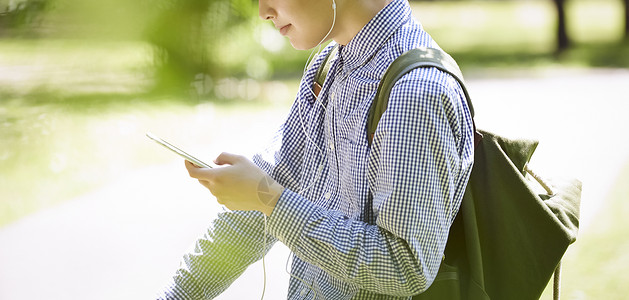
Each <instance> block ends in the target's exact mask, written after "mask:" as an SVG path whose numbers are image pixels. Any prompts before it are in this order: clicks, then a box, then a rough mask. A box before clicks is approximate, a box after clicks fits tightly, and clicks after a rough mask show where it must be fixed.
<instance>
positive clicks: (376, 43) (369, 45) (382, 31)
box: [339, 0, 411, 72]
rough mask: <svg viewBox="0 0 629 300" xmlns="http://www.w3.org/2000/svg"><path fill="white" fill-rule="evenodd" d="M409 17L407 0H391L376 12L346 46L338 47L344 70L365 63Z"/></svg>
mask: <svg viewBox="0 0 629 300" xmlns="http://www.w3.org/2000/svg"><path fill="white" fill-rule="evenodd" d="M409 18H411V7H410V4H409V3H408V0H393V1H392V2H391V3H389V4H388V5H387V6H386V7H385V8H383V9H382V10H381V11H380V12H378V13H377V14H376V16H375V17H373V19H371V20H370V21H369V23H367V25H365V27H363V29H361V30H360V31H359V32H358V34H357V35H356V36H354V38H352V40H351V41H350V42H349V43H348V44H347V45H346V46H341V47H340V48H339V49H340V51H339V55H340V56H341V58H342V60H343V63H344V66H343V68H344V69H345V71H347V72H350V71H352V70H354V69H356V68H358V67H360V66H362V65H363V64H365V63H366V62H367V61H368V60H369V59H370V58H371V57H372V56H373V55H374V54H375V53H376V51H377V50H378V49H380V47H381V46H382V45H383V44H384V43H385V42H386V41H387V40H388V39H389V37H391V35H393V33H395V32H396V31H397V29H398V28H399V27H400V26H401V25H402V24H404V23H405V22H407V21H408V19H409Z"/></svg>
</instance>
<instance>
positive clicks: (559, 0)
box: [553, 0, 629, 53]
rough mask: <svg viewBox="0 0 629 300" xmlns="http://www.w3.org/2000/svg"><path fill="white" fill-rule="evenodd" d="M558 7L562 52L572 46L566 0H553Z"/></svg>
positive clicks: (558, 36) (558, 31)
mask: <svg viewBox="0 0 629 300" xmlns="http://www.w3.org/2000/svg"><path fill="white" fill-rule="evenodd" d="M626 1H629V0H625V2H626ZM553 2H554V4H555V8H556V9H557V49H556V51H557V53H561V52H563V51H564V50H566V49H568V47H569V46H570V39H569V38H568V31H567V28H566V10H565V2H566V1H565V0H553Z"/></svg>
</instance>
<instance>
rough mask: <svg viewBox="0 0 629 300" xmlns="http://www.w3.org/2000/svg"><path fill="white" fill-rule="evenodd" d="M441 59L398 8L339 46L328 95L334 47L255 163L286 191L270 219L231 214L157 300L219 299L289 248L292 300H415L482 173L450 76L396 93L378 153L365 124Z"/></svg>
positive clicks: (399, 2)
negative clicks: (319, 79)
mask: <svg viewBox="0 0 629 300" xmlns="http://www.w3.org/2000/svg"><path fill="white" fill-rule="evenodd" d="M420 46H429V47H438V46H437V45H436V43H435V42H434V41H433V40H432V38H431V37H430V36H429V35H428V34H427V33H426V32H425V31H424V30H423V29H422V28H421V26H420V25H419V24H418V22H417V21H416V20H414V19H413V17H412V15H411V10H410V6H409V4H408V2H407V1H406V0H394V1H393V2H392V3H391V4H389V5H388V6H387V7H385V8H384V9H383V10H382V11H380V12H379V13H378V14H377V15H376V16H375V17H374V18H373V19H372V20H371V21H370V22H369V23H368V24H367V25H366V26H365V27H364V28H363V29H362V30H361V31H360V32H359V33H358V35H357V36H355V37H354V38H353V39H352V41H351V42H350V43H348V44H347V45H346V46H341V47H340V51H339V53H338V55H337V56H336V57H335V59H334V61H333V64H332V67H331V70H330V72H329V74H328V77H327V79H326V81H325V83H324V85H323V89H322V91H321V93H320V95H319V97H318V99H315V97H314V95H313V93H312V91H311V89H312V83H313V79H314V74H315V73H316V70H317V68H318V67H319V65H320V64H321V62H322V60H323V57H324V56H325V54H326V53H327V52H328V51H329V50H330V46H328V47H327V48H326V49H324V50H323V51H322V53H321V55H320V56H318V58H317V59H315V61H314V63H313V64H312V66H311V67H310V68H309V69H308V70H307V72H306V73H305V74H304V77H303V79H302V81H301V85H300V90H299V93H298V95H297V98H296V100H295V102H294V104H293V107H292V109H291V111H290V114H289V116H288V118H287V120H286V121H285V123H284V124H283V125H282V127H281V128H280V130H279V131H278V133H277V136H276V138H275V139H274V141H273V143H271V146H270V147H269V148H268V149H267V150H266V151H265V152H262V153H260V154H258V155H256V156H255V157H254V162H255V163H256V164H257V165H258V166H259V167H261V168H262V169H263V170H265V171H266V172H267V173H268V174H270V175H271V176H272V177H273V178H275V180H277V181H278V182H279V183H280V184H281V185H283V186H284V187H285V188H286V190H285V191H284V193H283V194H282V195H281V197H280V199H279V201H278V202H277V205H276V207H275V209H274V211H273V213H272V214H271V216H270V217H269V219H268V238H267V240H268V244H267V245H266V247H263V246H262V245H261V242H260V241H261V237H262V235H264V234H265V232H264V220H263V216H262V214H261V213H259V212H238V211H234V212H225V213H223V214H221V215H220V216H219V217H218V218H217V219H215V220H214V221H213V222H212V225H211V227H210V228H209V229H208V231H207V233H206V234H205V236H204V238H202V239H200V240H199V241H198V242H197V244H196V247H195V249H194V251H193V252H191V253H189V254H186V255H185V256H184V258H183V260H182V263H181V267H180V269H179V270H177V273H176V275H175V276H174V278H173V282H172V284H171V285H170V286H169V287H168V289H167V290H165V291H164V292H163V295H162V296H161V297H163V298H169V299H179V298H192V299H206V298H213V297H215V296H216V295H218V294H220V293H221V292H222V291H224V290H225V289H226V288H227V287H228V286H229V284H231V282H233V281H234V280H235V279H236V278H237V277H238V276H239V275H240V274H241V273H242V272H243V271H244V270H245V269H246V267H247V266H248V265H249V264H251V263H253V262H255V261H257V260H259V259H260V258H261V257H262V255H263V254H264V253H266V251H268V250H269V249H270V248H271V246H272V245H273V243H275V242H276V241H278V240H279V241H281V242H282V243H284V244H285V245H286V246H288V248H289V249H290V250H291V251H292V252H293V254H294V258H293V263H292V266H291V273H292V275H293V276H291V279H290V285H289V291H288V298H289V299H328V300H340V299H410V296H411V295H414V294H418V293H420V292H422V291H424V290H425V289H426V288H427V287H428V286H429V285H430V284H431V283H432V281H433V280H434V278H435V276H436V274H437V271H438V269H439V265H440V263H441V260H442V258H443V251H444V248H445V244H446V241H447V237H448V231H449V228H450V225H451V223H452V221H453V220H454V217H455V216H456V213H457V211H458V208H459V205H460V203H461V199H462V197H463V192H464V190H465V186H466V184H467V180H468V178H469V174H470V171H471V167H472V163H473V134H472V120H471V116H470V113H469V109H468V107H467V104H466V101H465V96H464V94H463V92H462V90H461V88H460V86H459V85H458V83H457V82H456V81H455V80H454V79H453V78H452V77H450V76H449V75H447V74H445V73H443V72H441V71H439V70H437V69H434V68H423V69H417V70H414V71H412V72H411V73H409V74H407V75H405V76H404V77H402V78H401V79H400V80H399V81H398V82H397V83H396V85H395V86H394V87H393V89H392V91H391V95H390V100H389V104H388V109H387V110H386V112H385V113H384V115H383V116H382V118H381V120H380V122H379V124H378V127H377V130H376V133H375V135H374V138H373V143H372V145H371V146H370V145H369V144H368V141H367V138H366V136H367V134H366V123H367V112H368V109H369V107H370V105H371V103H372V101H373V98H374V96H375V93H376V89H377V86H378V83H379V82H380V79H381V78H382V76H383V74H384V72H385V70H386V68H387V67H388V66H389V65H390V64H391V62H392V61H393V60H394V59H395V58H396V57H398V56H399V55H401V54H402V53H404V52H405V51H407V50H410V49H412V48H416V47H420Z"/></svg>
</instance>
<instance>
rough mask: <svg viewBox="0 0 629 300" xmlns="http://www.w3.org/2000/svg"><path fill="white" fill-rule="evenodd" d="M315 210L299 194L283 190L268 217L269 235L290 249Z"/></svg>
mask: <svg viewBox="0 0 629 300" xmlns="http://www.w3.org/2000/svg"><path fill="white" fill-rule="evenodd" d="M317 209H318V207H317V206H316V205H315V204H313V203H312V202H310V201H308V200H306V199H305V198H303V197H302V196H300V195H299V194H297V193H294V192H293V191H290V190H288V189H284V192H283V193H282V195H281V196H280V199H279V200H277V204H276V205H275V208H274V209H273V212H272V213H271V216H270V217H269V220H268V221H269V233H270V234H271V235H273V236H275V237H276V238H277V239H278V240H280V241H282V243H284V244H285V245H286V246H288V247H289V248H292V247H294V246H296V245H295V244H296V243H297V241H298V239H299V236H300V235H301V234H303V232H304V227H305V226H306V223H308V220H309V219H310V216H311V215H312V214H314V213H315V211H317Z"/></svg>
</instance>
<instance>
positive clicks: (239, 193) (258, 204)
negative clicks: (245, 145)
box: [186, 153, 284, 216]
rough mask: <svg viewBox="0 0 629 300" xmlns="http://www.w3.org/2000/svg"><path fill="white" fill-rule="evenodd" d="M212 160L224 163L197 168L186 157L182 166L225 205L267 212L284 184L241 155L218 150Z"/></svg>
mask: <svg viewBox="0 0 629 300" xmlns="http://www.w3.org/2000/svg"><path fill="white" fill-rule="evenodd" d="M214 163H216V164H217V165H226V166H224V167H220V168H213V169H210V168H199V167H197V166H195V165H194V164H192V163H191V162H189V161H186V169H188V173H189V174H190V177H192V178H196V179H198V180H199V183H201V184H202V185H203V186H205V187H206V188H207V189H209V190H210V192H211V193H212V194H213V195H214V196H216V200H217V201H218V203H220V204H223V205H225V206H226V207H227V208H229V209H231V210H257V211H260V212H262V213H264V214H265V215H267V216H269V215H271V212H273V208H274V207H275V204H276V203H277V200H278V199H279V198H280V196H281V195H282V192H283V191H284V187H282V186H281V185H280V184H279V183H277V182H276V181H275V180H273V178H271V176H269V175H267V174H266V173H265V172H264V171H262V169H260V168H258V166H256V165H255V164H254V163H253V162H251V161H250V160H249V159H247V158H246V157H244V156H240V155H235V154H229V153H221V154H220V155H219V156H218V157H217V158H216V160H215V161H214Z"/></svg>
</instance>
